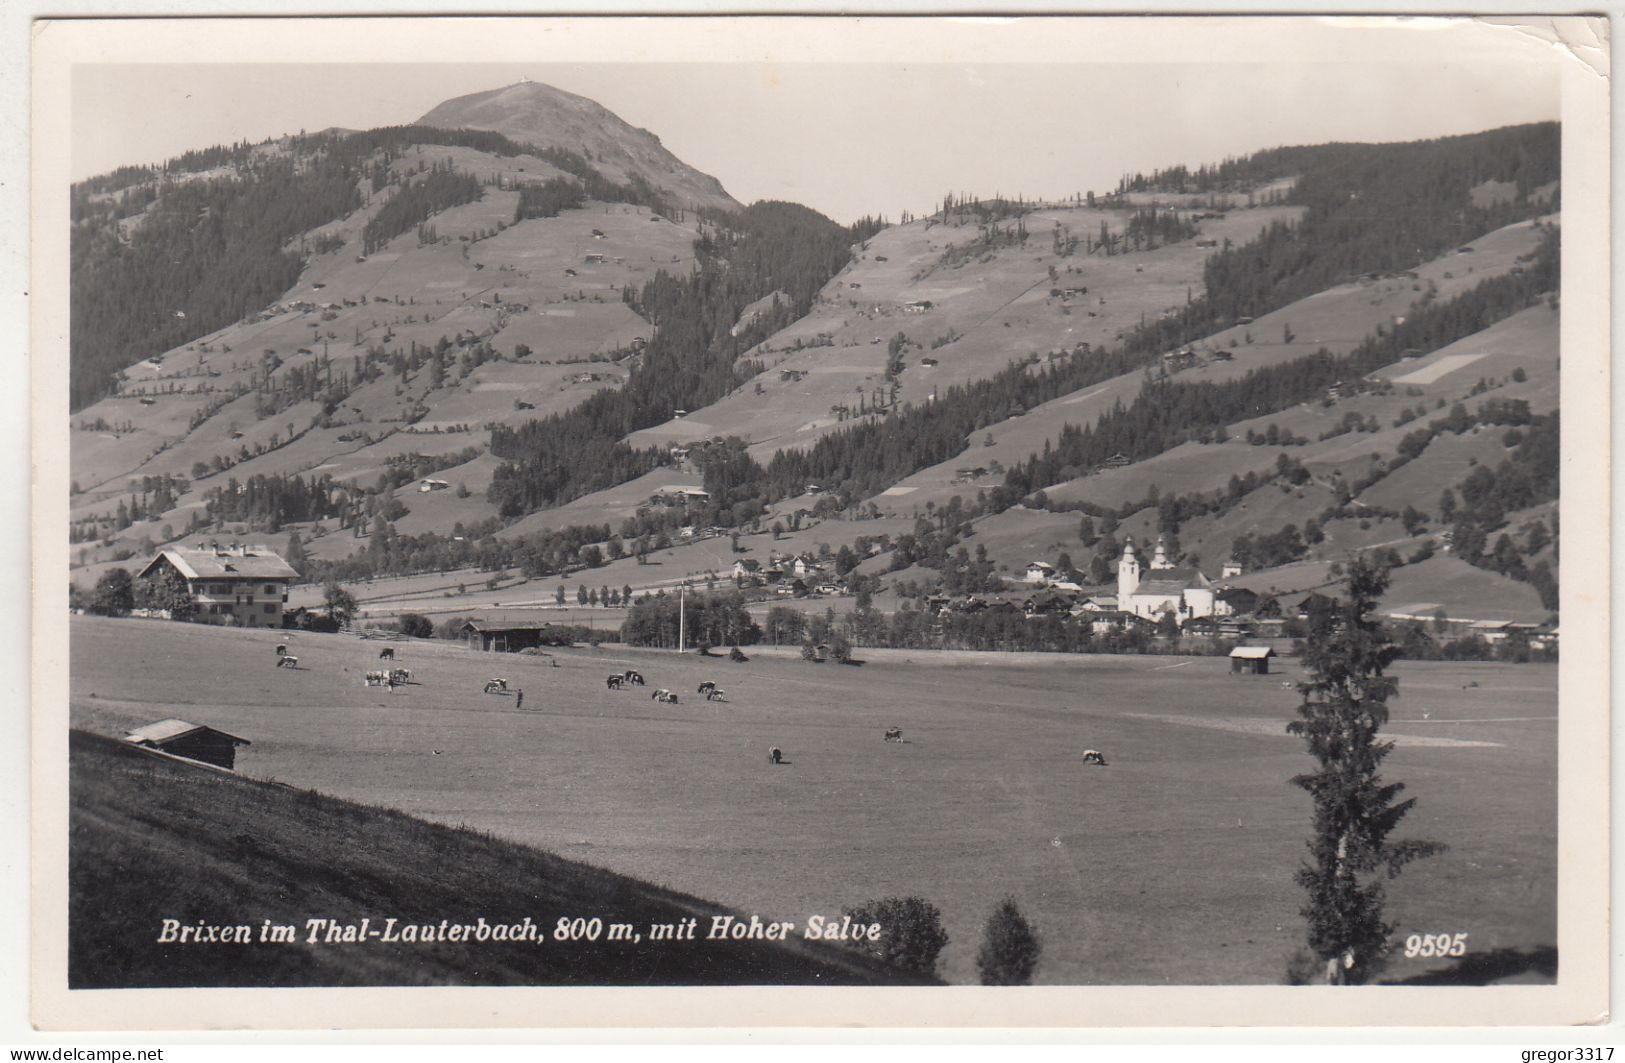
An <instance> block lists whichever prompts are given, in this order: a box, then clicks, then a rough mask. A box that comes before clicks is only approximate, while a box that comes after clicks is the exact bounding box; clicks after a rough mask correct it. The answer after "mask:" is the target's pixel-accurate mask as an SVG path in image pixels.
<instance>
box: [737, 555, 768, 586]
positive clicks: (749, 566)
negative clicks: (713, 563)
mask: <svg viewBox="0 0 1625 1063" xmlns="http://www.w3.org/2000/svg"><path fill="white" fill-rule="evenodd" d="M733 578H734V579H735V580H738V581H741V582H751V583H755V582H759V581H760V580H761V578H762V563H761V562H760V561H758V560H756V559H755V558H753V557H742V558H740V559H739V560H737V561H735V562H734V567H733Z"/></svg>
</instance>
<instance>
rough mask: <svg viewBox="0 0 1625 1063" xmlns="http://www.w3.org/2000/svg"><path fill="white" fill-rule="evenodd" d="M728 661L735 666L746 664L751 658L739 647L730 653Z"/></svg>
mask: <svg viewBox="0 0 1625 1063" xmlns="http://www.w3.org/2000/svg"><path fill="white" fill-rule="evenodd" d="M728 660H730V661H732V662H734V663H735V664H744V663H745V662H746V661H748V660H750V658H749V657H746V656H745V652H744V651H743V650H741V649H740V648H739V647H738V646H735V647H733V648H732V649H731V650H729V651H728Z"/></svg>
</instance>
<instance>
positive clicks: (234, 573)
mask: <svg viewBox="0 0 1625 1063" xmlns="http://www.w3.org/2000/svg"><path fill="white" fill-rule="evenodd" d="M161 560H167V561H168V562H169V563H170V564H171V565H174V566H175V570H176V571H178V572H179V573H180V574H181V575H182V576H185V577H186V578H187V579H288V580H296V579H298V578H299V573H298V572H296V571H294V569H293V566H292V565H289V564H288V563H287V562H286V561H284V560H282V558H280V557H278V556H277V555H276V554H275V553H274V552H272V551H271V550H270V549H269V548H268V547H264V546H236V547H232V548H218V549H217V548H215V547H212V546H205V547H202V548H196V547H184V546H171V547H168V548H167V549H165V550H163V551H162V552H161V553H159V554H158V556H157V557H155V558H153V559H152V560H151V561H149V562H147V564H146V567H144V568H143V569H142V570H141V572H140V575H142V576H145V575H147V574H148V573H150V572H151V571H152V570H153V567H154V566H156V565H157V564H158V562H159V561H161Z"/></svg>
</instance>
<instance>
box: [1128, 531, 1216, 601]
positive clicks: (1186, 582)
mask: <svg viewBox="0 0 1625 1063" xmlns="http://www.w3.org/2000/svg"><path fill="white" fill-rule="evenodd" d="M1117 607H1118V608H1119V609H1121V610H1123V611H1124V612H1127V613H1133V614H1134V615H1135V616H1140V617H1144V618H1146V619H1147V620H1155V619H1156V618H1157V617H1159V616H1161V615H1162V614H1163V613H1172V614H1173V616H1174V618H1175V619H1177V620H1179V621H1181V622H1183V621H1186V620H1192V619H1195V618H1196V617H1199V616H1212V615H1214V613H1215V612H1216V611H1218V603H1217V599H1216V598H1215V595H1214V589H1213V583H1212V582H1211V581H1210V580H1209V579H1208V578H1207V577H1206V576H1204V575H1202V573H1201V572H1200V571H1199V570H1197V569H1195V568H1188V567H1187V568H1181V567H1179V566H1176V565H1175V564H1174V563H1173V562H1172V561H1170V560H1168V544H1167V542H1166V541H1165V540H1164V539H1163V538H1162V537H1161V536H1159V537H1158V538H1157V550H1156V553H1155V554H1154V555H1153V556H1152V558H1151V564H1150V566H1149V567H1147V568H1141V566H1140V559H1139V558H1138V557H1136V556H1135V553H1134V541H1133V540H1132V539H1131V540H1129V541H1128V542H1127V543H1125V544H1124V546H1123V556H1122V558H1121V559H1120V560H1119V561H1118V562H1117Z"/></svg>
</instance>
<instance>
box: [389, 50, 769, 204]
mask: <svg viewBox="0 0 1625 1063" xmlns="http://www.w3.org/2000/svg"><path fill="white" fill-rule="evenodd" d="M418 124H419V125H427V126H436V127H439V128H444V129H489V130H491V131H493V132H497V133H501V134H502V135H504V136H506V137H509V138H510V139H512V140H517V141H521V142H523V143H528V144H534V145H536V146H537V147H542V148H548V147H556V148H564V149H566V150H568V151H573V152H575V153H577V154H579V155H583V156H585V157H586V158H587V160H588V161H589V162H590V163H591V164H592V165H593V166H594V167H595V168H596V169H597V170H598V171H599V172H600V173H602V174H603V175H604V176H605V177H607V178H609V179H610V180H612V181H617V182H620V183H625V182H627V181H628V180H629V179H630V178H631V177H633V176H634V175H636V176H639V177H641V178H643V179H644V180H645V181H647V182H649V183H650V184H651V185H653V186H655V187H656V188H659V189H661V190H662V191H664V192H666V193H667V194H668V195H670V196H671V197H672V198H673V199H675V200H676V201H677V202H678V203H679V204H680V205H682V206H685V207H720V208H722V209H724V210H738V209H739V208H740V204H739V203H738V202H737V201H736V200H735V199H734V198H733V197H732V196H730V195H729V194H728V193H727V191H726V190H724V189H723V187H722V183H721V182H720V181H718V180H717V179H716V178H715V177H712V176H710V175H709V174H705V173H701V172H700V171H698V170H696V169H694V168H693V167H692V166H689V165H688V164H687V163H685V162H683V161H682V160H681V159H679V158H677V157H676V156H675V155H673V154H672V153H671V152H669V151H667V150H666V149H665V147H664V146H662V145H661V143H660V138H659V137H657V136H655V135H654V134H653V133H651V132H649V131H648V130H646V129H638V128H636V127H635V126H632V125H630V124H628V123H627V122H626V121H624V120H623V119H621V118H620V116H618V115H616V114H615V113H614V112H613V111H611V110H609V109H608V108H607V107H604V106H603V105H601V104H599V103H597V102H595V101H593V100H590V99H588V98H587V97H585V96H577V95H576V94H575V93H572V92H566V91H564V90H563V89H558V88H554V87H553V86H552V85H546V84H543V83H542V82H540V81H530V80H521V81H517V82H515V83H514V84H512V85H507V86H504V87H502V88H499V89H489V90H487V91H485V92H476V93H472V94H470V95H468V96H458V97H457V98H455V99H451V100H447V101H446V102H445V103H442V104H440V105H439V106H438V107H436V108H434V109H433V110H431V111H430V112H429V113H428V114H425V115H424V116H423V117H422V118H419V119H418Z"/></svg>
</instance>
